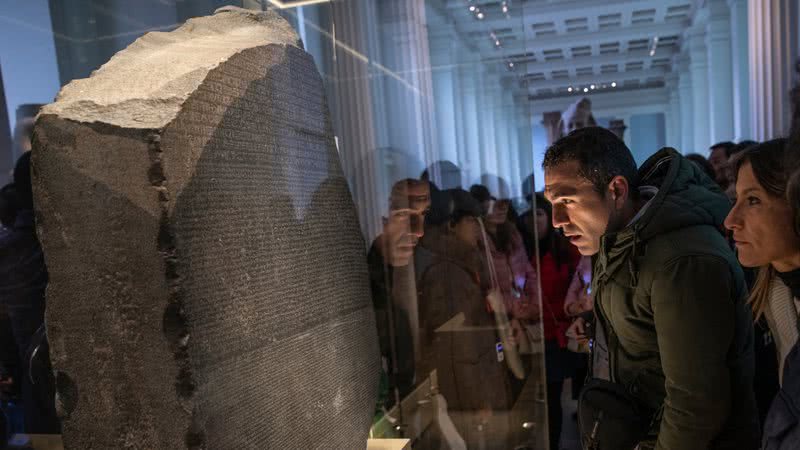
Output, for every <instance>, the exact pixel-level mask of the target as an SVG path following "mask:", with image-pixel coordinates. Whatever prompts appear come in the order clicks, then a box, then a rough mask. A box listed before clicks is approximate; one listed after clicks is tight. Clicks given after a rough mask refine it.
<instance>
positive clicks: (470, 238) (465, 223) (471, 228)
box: [451, 216, 480, 247]
mask: <svg viewBox="0 0 800 450" xmlns="http://www.w3.org/2000/svg"><path fill="white" fill-rule="evenodd" d="M451 227H452V228H451V229H452V231H453V234H455V236H456V237H457V238H458V239H459V240H460V241H461V242H463V243H465V244H467V245H469V246H470V247H477V246H478V235H479V234H480V228H479V226H478V219H476V218H475V217H472V216H466V217H462V218H461V220H459V221H458V223H456V224H455V225H451Z"/></svg>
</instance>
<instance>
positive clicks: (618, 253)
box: [596, 147, 731, 283]
mask: <svg viewBox="0 0 800 450" xmlns="http://www.w3.org/2000/svg"><path fill="white" fill-rule="evenodd" d="M639 180H640V182H639V185H640V186H652V187H655V188H657V189H658V192H657V193H656V194H655V195H654V196H652V198H650V199H649V200H648V199H647V198H646V197H645V198H644V199H643V201H647V204H646V206H645V208H646V209H645V210H644V212H643V213H642V214H641V216H640V217H639V218H638V219H636V220H634V221H633V222H632V223H631V224H629V225H628V226H626V227H625V228H623V229H622V230H620V231H618V232H616V233H609V234H606V235H604V236H603V237H602V238H601V242H600V253H599V254H598V257H597V266H596V267H597V268H598V269H599V270H598V272H597V273H598V276H602V275H603V274H607V275H610V274H611V273H613V272H614V271H615V270H616V269H617V268H618V267H619V265H621V264H622V263H623V262H624V261H625V260H628V261H629V262H630V263H631V264H633V259H634V258H633V257H634V256H635V255H636V250H637V246H639V245H640V244H643V243H645V242H647V241H648V240H650V239H652V238H653V237H655V236H658V235H661V234H664V233H668V232H670V231H675V230H678V229H681V228H686V227H691V226H697V225H710V226H712V227H715V228H719V227H721V226H722V222H723V221H724V220H725V216H726V215H727V214H728V211H730V207H731V205H730V201H729V200H728V198H727V197H726V196H725V193H724V192H722V190H721V189H720V188H719V186H717V184H716V183H715V182H714V181H713V180H711V179H710V178H709V177H708V176H707V175H706V174H705V173H704V172H703V171H702V170H701V169H700V167H698V166H697V165H696V164H694V163H692V162H691V161H689V160H687V159H686V158H684V157H683V156H682V155H681V154H680V153H678V152H677V151H676V150H675V149H673V148H669V147H666V148H663V149H661V150H659V151H658V152H656V153H655V154H654V155H653V156H651V157H650V158H649V159H648V160H647V161H645V163H644V164H642V166H641V168H640V169H639ZM630 270H631V275H632V278H633V280H634V283H635V282H636V268H635V267H633V266H631V267H630Z"/></svg>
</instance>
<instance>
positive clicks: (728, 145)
mask: <svg viewBox="0 0 800 450" xmlns="http://www.w3.org/2000/svg"><path fill="white" fill-rule="evenodd" d="M717 148H722V149H723V150H725V157H727V158H730V157H731V152H732V151H733V149H734V148H736V144H734V143H733V142H731V141H725V142H717V143H716V144H714V145H712V146H711V147H709V148H708V149H709V150H711V151H712V152H713V151H714V150H715V149H717Z"/></svg>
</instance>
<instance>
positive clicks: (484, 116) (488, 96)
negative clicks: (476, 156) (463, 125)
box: [478, 67, 498, 175]
mask: <svg viewBox="0 0 800 450" xmlns="http://www.w3.org/2000/svg"><path fill="white" fill-rule="evenodd" d="M478 73H479V79H480V82H479V87H478V99H479V102H478V129H479V130H480V135H481V140H480V142H481V148H480V155H481V174H484V173H489V174H494V175H496V174H497V172H498V167H497V157H496V156H495V155H496V152H497V142H496V140H495V120H494V116H495V114H497V111H496V109H495V103H494V101H495V93H494V89H491V86H492V83H493V81H494V80H493V79H492V76H491V74H489V73H487V71H486V68H485V67H482V68H480V69H479V72H478Z"/></svg>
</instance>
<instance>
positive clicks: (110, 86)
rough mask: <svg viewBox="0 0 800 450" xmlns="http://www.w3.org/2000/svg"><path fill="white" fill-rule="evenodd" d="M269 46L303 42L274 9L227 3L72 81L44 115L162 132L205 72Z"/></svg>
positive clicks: (144, 38) (137, 44)
mask: <svg viewBox="0 0 800 450" xmlns="http://www.w3.org/2000/svg"><path fill="white" fill-rule="evenodd" d="M268 44H278V45H293V46H296V47H299V48H302V43H301V42H300V39H299V38H298V36H297V33H296V32H295V31H294V29H292V27H291V25H290V24H289V23H288V22H287V21H286V20H285V19H283V18H282V17H280V16H279V15H278V14H277V13H275V12H274V11H267V12H261V11H251V10H247V9H242V8H236V7H230V6H226V7H224V8H220V9H218V10H217V11H216V12H215V13H214V15H212V16H208V17H199V18H195V19H190V20H188V21H186V23H184V24H183V25H182V26H180V27H179V28H177V29H176V30H174V31H171V32H151V33H147V34H145V35H144V36H142V37H140V38H139V39H137V40H136V42H134V43H133V44H131V45H130V46H129V47H128V48H127V49H125V50H122V51H120V52H119V53H117V54H116V55H114V57H112V58H111V60H109V61H108V62H107V63H106V64H104V65H103V66H102V67H100V68H99V69H97V70H96V71H94V72H93V73H92V74H91V75H90V76H89V78H84V79H78V80H73V81H72V82H70V83H69V84H67V85H66V86H64V87H63V88H62V89H61V92H59V94H58V96H57V97H56V101H55V102H54V103H51V104H49V105H47V106H45V107H44V108H43V109H42V112H41V113H40V114H54V115H58V116H60V117H61V118H65V119H70V120H74V121H78V122H90V123H91V122H101V123H106V124H110V125H116V126H120V127H125V128H144V129H151V128H152V129H158V128H161V127H163V126H165V125H167V124H168V123H169V122H170V121H171V120H173V119H174V118H175V116H176V115H177V114H178V111H179V110H180V108H181V105H183V103H184V102H185V101H186V99H187V98H188V97H189V95H190V94H191V93H192V92H194V91H195V90H196V89H197V88H198V86H199V85H200V84H201V83H202V82H203V80H204V79H205V77H206V75H207V74H208V73H209V72H210V71H211V70H213V69H214V68H216V67H217V66H219V65H220V64H221V63H223V62H225V61H226V60H228V59H229V58H230V57H231V56H233V55H235V54H237V53H239V52H241V51H243V50H246V49H249V48H254V47H259V46H264V45H268Z"/></svg>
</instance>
